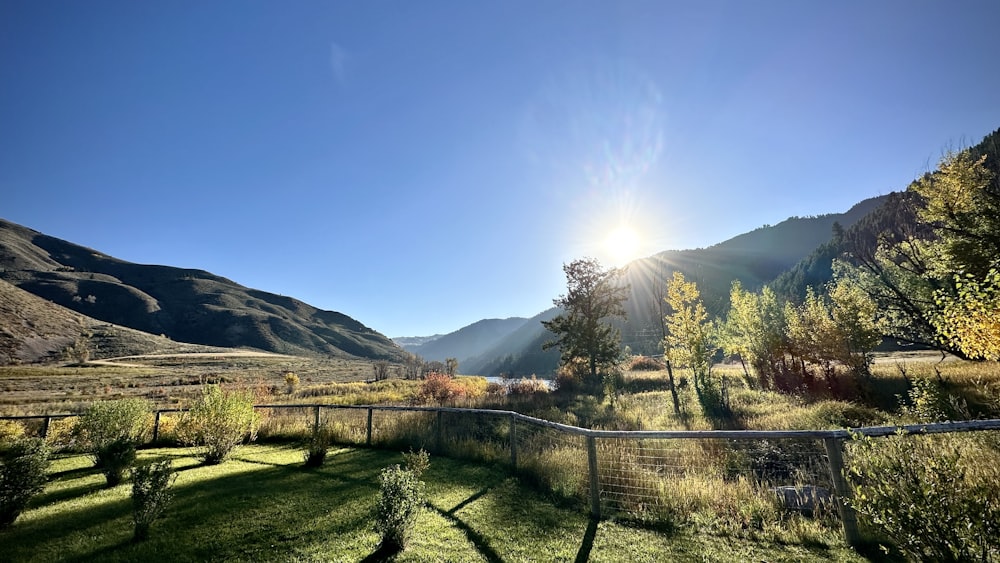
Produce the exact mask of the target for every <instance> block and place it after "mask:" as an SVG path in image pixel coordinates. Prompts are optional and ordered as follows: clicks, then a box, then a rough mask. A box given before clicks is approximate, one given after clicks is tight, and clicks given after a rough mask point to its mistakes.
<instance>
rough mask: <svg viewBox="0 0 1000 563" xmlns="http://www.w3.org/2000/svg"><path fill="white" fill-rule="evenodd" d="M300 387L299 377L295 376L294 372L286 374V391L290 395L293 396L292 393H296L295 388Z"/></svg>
mask: <svg viewBox="0 0 1000 563" xmlns="http://www.w3.org/2000/svg"><path fill="white" fill-rule="evenodd" d="M298 386H299V376H297V375H295V374H294V373H292V372H288V373H286V374H285V389H286V390H287V391H288V394H289V395H291V394H292V393H294V392H295V388H296V387H298Z"/></svg>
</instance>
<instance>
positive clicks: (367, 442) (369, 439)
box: [365, 407, 372, 448]
mask: <svg viewBox="0 0 1000 563" xmlns="http://www.w3.org/2000/svg"><path fill="white" fill-rule="evenodd" d="M365 445H366V446H368V447H369V448H370V447H372V408H371V407H368V433H367V436H365Z"/></svg>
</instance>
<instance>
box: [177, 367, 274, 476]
mask: <svg viewBox="0 0 1000 563" xmlns="http://www.w3.org/2000/svg"><path fill="white" fill-rule="evenodd" d="M253 403H254V394H253V392H252V391H250V390H223V389H221V388H220V387H219V386H218V385H210V386H208V387H206V388H205V390H204V391H203V392H202V395H201V397H200V398H199V399H198V400H197V401H196V402H195V403H194V405H192V406H191V410H189V411H188V412H187V413H185V416H184V418H183V419H182V420H181V423H180V425H179V428H178V434H179V435H180V437H181V440H182V441H184V442H186V443H188V444H192V445H195V446H200V447H201V448H202V451H201V452H200V455H201V457H202V459H204V461H205V464H206V465H214V464H217V463H221V462H222V461H223V460H225V459H226V457H228V456H229V454H230V453H231V452H232V451H233V450H234V449H235V448H236V447H237V446H238V445H239V444H240V443H241V442H243V440H244V439H250V440H253V439H254V438H256V432H257V426H258V424H259V422H260V416H259V415H258V414H257V412H256V411H255V410H254V408H253Z"/></svg>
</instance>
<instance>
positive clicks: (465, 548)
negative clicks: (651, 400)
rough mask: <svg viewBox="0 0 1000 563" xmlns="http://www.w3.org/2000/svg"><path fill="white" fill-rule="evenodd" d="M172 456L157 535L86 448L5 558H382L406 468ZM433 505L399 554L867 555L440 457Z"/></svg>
mask: <svg viewBox="0 0 1000 563" xmlns="http://www.w3.org/2000/svg"><path fill="white" fill-rule="evenodd" d="M165 458H169V459H172V460H173V466H174V467H175V468H176V469H177V470H178V478H177V481H176V483H175V484H174V489H173V490H174V491H175V498H174V501H173V503H172V504H171V506H170V508H169V509H168V511H167V512H166V514H165V516H164V517H163V518H162V519H160V520H158V521H156V523H154V525H153V528H152V532H151V538H150V539H149V540H148V541H146V542H143V543H133V542H132V541H131V534H132V524H131V519H130V504H129V496H128V495H129V488H128V485H120V486H118V487H115V488H113V489H104V488H102V485H103V477H102V476H101V475H100V474H98V473H97V472H96V471H95V470H94V469H93V468H92V466H91V462H90V458H89V457H88V456H82V455H70V456H62V457H59V458H58V459H57V460H56V461H55V462H54V463H53V465H52V468H51V481H50V483H49V484H48V486H47V487H46V489H45V491H44V492H43V493H42V494H41V495H40V496H39V497H37V498H36V499H35V500H34V501H33V502H32V504H31V507H30V509H29V510H27V511H26V512H25V513H24V514H23V515H22V516H21V518H20V519H19V520H18V521H17V522H16V523H15V524H14V526H13V527H12V528H11V529H9V530H7V531H4V532H0V544H2V545H3V546H4V547H3V550H2V553H0V560H3V561H16V562H20V561H39V562H41V561H149V560H170V561H206V560H211V561H250V560H258V561H260V560H267V561H365V560H368V561H375V560H379V559H378V555H379V554H378V553H377V551H378V541H379V538H378V536H377V534H376V533H375V532H374V531H373V529H372V516H371V515H372V511H373V507H374V502H375V496H376V492H377V474H378V471H379V470H380V469H381V468H382V467H386V466H388V465H391V464H394V463H400V462H401V461H402V456H401V455H400V454H398V453H394V452H388V451H381V450H355V449H340V450H334V451H331V454H330V456H329V457H328V458H327V462H326V464H325V465H324V466H323V467H322V468H320V469H316V470H306V469H303V468H302V467H301V465H302V450H300V449H298V448H296V447H291V446H259V445H256V446H246V447H244V448H242V449H241V450H239V451H238V452H237V453H236V455H235V457H234V458H233V459H231V460H230V461H228V462H226V463H224V464H222V465H218V466H201V465H199V464H198V460H197V458H195V457H194V456H193V452H192V451H191V450H188V449H180V448H178V449H153V450H145V451H143V452H141V455H140V460H154V459H165ZM424 480H425V481H426V483H427V496H428V503H427V506H426V508H425V509H424V510H423V511H422V512H421V514H420V515H419V518H418V520H417V531H416V533H415V536H414V537H415V539H414V541H413V543H412V545H411V546H409V547H408V548H407V549H406V550H405V551H404V552H402V553H400V554H398V555H396V556H394V557H393V558H392V559H391V560H394V561H691V560H701V561H751V560H752V561H829V560H839V561H863V560H864V559H863V558H861V557H860V556H859V555H857V554H856V553H854V552H853V551H851V550H850V549H848V548H847V547H845V546H844V545H843V544H842V542H841V541H840V538H839V537H837V536H836V535H835V534H831V537H829V538H827V540H826V541H822V542H811V543H809V544H807V545H795V544H781V543H774V542H767V541H760V540H752V539H746V538H744V539H739V540H736V539H731V538H728V537H725V536H723V535H713V534H706V533H702V532H700V531H698V530H685V531H680V532H676V533H665V532H661V531H655V530H648V529H640V528H635V527H629V526H626V525H622V524H619V523H615V522H608V521H604V522H600V523H596V522H594V521H591V520H589V519H588V518H587V517H586V516H585V515H583V514H582V513H580V512H579V511H577V510H575V509H572V508H563V507H560V506H559V505H558V504H556V503H552V502H550V501H549V500H548V499H547V498H546V496H545V495H543V494H542V493H539V492H537V491H536V490H535V489H533V488H530V487H526V486H524V485H522V484H521V483H520V482H519V481H518V480H517V479H515V478H513V477H511V476H509V475H508V474H507V473H506V472H505V471H503V470H501V469H497V468H494V467H488V466H484V465H478V464H472V463H464V462H459V461H455V460H451V459H446V458H433V459H432V463H431V468H430V470H429V471H428V472H427V473H426V474H425V475H424Z"/></svg>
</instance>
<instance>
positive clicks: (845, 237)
mask: <svg viewBox="0 0 1000 563" xmlns="http://www.w3.org/2000/svg"><path fill="white" fill-rule="evenodd" d="M969 151H970V152H971V153H972V156H973V157H974V158H979V157H981V156H983V155H986V156H987V157H988V158H987V159H986V162H985V166H986V167H987V168H988V169H989V170H991V171H992V172H993V174H994V177H998V178H1000V129H997V130H996V131H993V132H992V133H990V134H989V135H987V136H986V137H984V138H983V140H982V141H980V142H979V143H978V144H976V145H974V146H972V147H969ZM912 185H913V183H911V184H910V186H912ZM994 186H1000V184H998V183H996V182H994ZM994 189H997V188H994ZM918 199H919V196H918V195H917V194H916V193H915V192H913V191H912V190H910V189H909V188H907V189H906V190H905V191H902V192H892V193H890V194H888V195H887V196H885V197H884V201H883V203H882V205H880V206H879V207H878V208H877V209H874V210H873V211H872V212H871V213H868V214H866V215H865V216H864V217H863V218H862V219H861V220H859V221H856V222H855V223H853V224H851V225H842V226H843V227H844V228H843V229H841V230H839V231H837V232H835V233H834V236H833V238H831V239H830V240H829V241H828V242H826V243H825V244H823V245H821V246H819V247H818V248H817V249H816V250H815V251H813V252H812V253H811V254H810V255H809V256H807V257H805V258H804V259H803V260H802V261H800V262H799V263H798V264H796V265H795V266H793V267H792V268H790V269H789V270H788V271H786V272H784V273H782V274H781V275H780V276H778V277H777V278H776V279H775V280H774V281H773V282H772V283H770V284H769V285H770V286H771V288H772V289H774V290H775V292H776V293H777V294H778V295H780V296H781V297H783V298H786V299H792V300H801V299H803V298H804V297H805V295H806V291H807V288H809V287H812V288H813V289H819V288H821V287H822V286H823V285H824V284H826V283H827V282H829V281H830V280H832V279H833V261H834V260H835V259H837V258H844V257H850V256H855V257H856V256H862V255H871V254H872V253H874V252H875V248H876V246H877V245H878V242H879V240H880V238H884V237H886V236H891V237H894V240H898V237H900V236H918V237H932V236H933V234H932V233H931V232H930V231H929V230H928V228H927V226H926V225H921V224H920V222H919V221H918V219H917V215H916V208H917V205H918V204H917V202H916V200H918Z"/></svg>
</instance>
